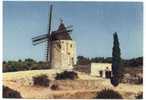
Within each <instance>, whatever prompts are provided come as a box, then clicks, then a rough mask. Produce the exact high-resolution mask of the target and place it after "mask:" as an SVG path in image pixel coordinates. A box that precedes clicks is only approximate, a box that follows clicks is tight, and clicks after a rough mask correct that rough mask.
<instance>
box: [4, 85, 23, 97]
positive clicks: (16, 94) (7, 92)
mask: <svg viewBox="0 0 146 100" xmlns="http://www.w3.org/2000/svg"><path fill="white" fill-rule="evenodd" d="M3 98H21V95H20V93H19V92H17V91H15V90H13V89H10V88H9V87H6V86H3Z"/></svg>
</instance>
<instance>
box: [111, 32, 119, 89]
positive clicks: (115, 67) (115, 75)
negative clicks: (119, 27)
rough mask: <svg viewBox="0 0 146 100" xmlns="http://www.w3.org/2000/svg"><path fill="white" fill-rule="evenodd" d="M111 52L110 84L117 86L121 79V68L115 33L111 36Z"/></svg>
mask: <svg viewBox="0 0 146 100" xmlns="http://www.w3.org/2000/svg"><path fill="white" fill-rule="evenodd" d="M113 38H114V42H113V51H112V78H111V83H112V84H113V85H114V86H117V85H118V84H119V82H120V80H121V78H122V68H121V51H120V47H119V46H120V44H119V40H118V35H117V32H115V33H114V34H113Z"/></svg>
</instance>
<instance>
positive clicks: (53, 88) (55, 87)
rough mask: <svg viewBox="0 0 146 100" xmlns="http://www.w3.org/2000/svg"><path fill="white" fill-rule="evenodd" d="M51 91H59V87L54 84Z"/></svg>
mask: <svg viewBox="0 0 146 100" xmlns="http://www.w3.org/2000/svg"><path fill="white" fill-rule="evenodd" d="M51 89H52V90H59V86H58V85H57V84H53V85H52V86H51Z"/></svg>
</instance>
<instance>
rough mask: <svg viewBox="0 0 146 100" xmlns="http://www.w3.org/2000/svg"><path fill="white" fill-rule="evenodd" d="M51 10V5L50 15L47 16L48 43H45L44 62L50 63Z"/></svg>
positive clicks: (51, 7)
mask: <svg viewBox="0 0 146 100" xmlns="http://www.w3.org/2000/svg"><path fill="white" fill-rule="evenodd" d="M52 9H53V5H51V6H50V14H49V29H48V41H47V54H46V61H50V62H51V59H52V58H51V40H50V39H51V37H50V36H51V20H52Z"/></svg>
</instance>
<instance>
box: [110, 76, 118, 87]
mask: <svg viewBox="0 0 146 100" xmlns="http://www.w3.org/2000/svg"><path fill="white" fill-rule="evenodd" d="M117 78H118V77H111V78H110V81H111V84H112V85H113V86H118V85H119V80H118V79H117Z"/></svg>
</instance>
